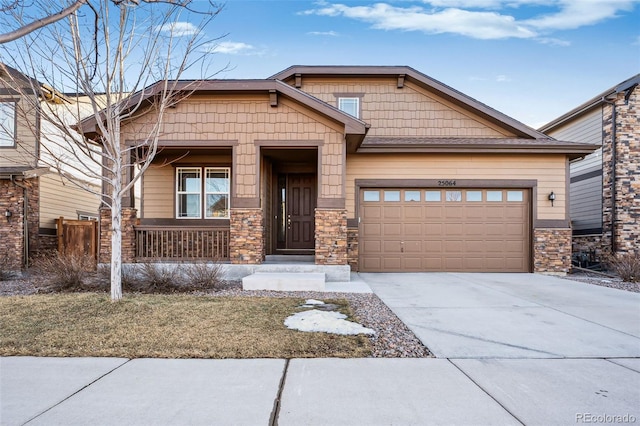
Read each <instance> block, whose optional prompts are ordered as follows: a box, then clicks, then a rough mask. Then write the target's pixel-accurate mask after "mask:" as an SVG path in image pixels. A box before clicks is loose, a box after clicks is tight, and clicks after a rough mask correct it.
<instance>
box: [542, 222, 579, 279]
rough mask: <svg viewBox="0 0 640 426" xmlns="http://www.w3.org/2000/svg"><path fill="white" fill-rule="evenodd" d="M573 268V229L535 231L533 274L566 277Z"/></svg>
mask: <svg viewBox="0 0 640 426" xmlns="http://www.w3.org/2000/svg"><path fill="white" fill-rule="evenodd" d="M570 267H571V229H570V228H566V229H565V228H553V229H534V230H533V272H540V273H545V274H554V275H565V274H566V273H567V272H569V268H570Z"/></svg>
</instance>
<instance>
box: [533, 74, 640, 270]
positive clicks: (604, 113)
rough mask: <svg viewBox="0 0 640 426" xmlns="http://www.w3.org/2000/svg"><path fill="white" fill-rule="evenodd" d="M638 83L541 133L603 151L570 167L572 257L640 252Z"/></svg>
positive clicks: (592, 102)
mask: <svg viewBox="0 0 640 426" xmlns="http://www.w3.org/2000/svg"><path fill="white" fill-rule="evenodd" d="M638 83H640V74H637V75H635V76H633V77H631V78H629V79H628V80H626V81H623V82H622V83H620V84H618V85H617V86H614V87H612V88H611V89H609V90H606V91H605V92H603V93H601V94H599V95H597V96H596V97H594V98H593V99H590V100H589V101H587V102H585V103H584V104H582V105H580V106H578V107H577V108H574V109H572V110H571V111H569V112H567V113H566V114H564V115H562V116H560V117H558V118H556V119H555V120H553V121H551V122H550V123H549V124H546V125H545V126H543V127H541V128H540V131H541V132H544V133H546V134H548V135H550V136H553V137H554V138H559V139H569V140H576V141H582V142H587V143H592V144H597V145H598V146H599V148H598V150H597V151H595V152H594V153H593V154H589V155H587V156H585V157H581V158H578V159H576V160H574V161H572V162H571V165H570V169H571V170H570V174H571V186H570V188H571V192H570V204H571V208H570V214H571V222H572V227H573V251H574V253H575V254H576V255H577V256H579V257H580V258H583V257H586V258H589V257H592V258H593V257H595V259H592V260H600V259H601V255H602V254H605V255H606V254H608V253H618V252H622V253H626V252H630V253H639V250H640V87H638ZM614 183H615V184H614ZM612 235H613V237H612Z"/></svg>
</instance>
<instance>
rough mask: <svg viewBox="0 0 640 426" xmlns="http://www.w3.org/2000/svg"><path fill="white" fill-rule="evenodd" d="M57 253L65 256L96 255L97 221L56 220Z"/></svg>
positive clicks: (60, 218)
mask: <svg viewBox="0 0 640 426" xmlns="http://www.w3.org/2000/svg"><path fill="white" fill-rule="evenodd" d="M56 225H57V233H58V252H59V253H61V254H66V255H78V256H83V255H88V256H92V257H93V258H94V259H95V258H97V255H98V221H97V220H69V219H65V218H64V217H59V218H58V219H56Z"/></svg>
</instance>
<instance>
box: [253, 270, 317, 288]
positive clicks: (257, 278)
mask: <svg viewBox="0 0 640 426" xmlns="http://www.w3.org/2000/svg"><path fill="white" fill-rule="evenodd" d="M324 283H325V274H324V273H323V272H256V273H255V274H252V275H247V276H246V277H244V278H242V289H243V290H276V291H324Z"/></svg>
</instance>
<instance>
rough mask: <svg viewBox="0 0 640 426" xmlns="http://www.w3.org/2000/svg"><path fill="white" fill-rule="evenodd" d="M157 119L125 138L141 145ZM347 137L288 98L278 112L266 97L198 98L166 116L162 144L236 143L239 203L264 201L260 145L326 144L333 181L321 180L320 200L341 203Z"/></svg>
mask: <svg viewBox="0 0 640 426" xmlns="http://www.w3.org/2000/svg"><path fill="white" fill-rule="evenodd" d="M153 119H154V117H153V115H152V114H148V115H146V116H144V117H143V118H141V119H139V120H137V121H136V122H135V123H133V124H131V125H129V126H127V127H126V128H125V130H124V137H125V138H126V139H127V140H136V139H139V138H140V135H141V134H143V132H144V131H145V129H148V126H149V125H150V123H152V122H153ZM343 132H344V128H343V126H342V125H340V124H338V123H336V122H334V121H332V120H329V119H327V118H326V117H323V116H321V115H319V114H318V113H316V112H315V111H311V110H309V109H308V108H306V107H304V106H302V105H300V104H298V103H296V102H294V101H292V100H289V99H287V98H284V97H280V99H279V105H278V107H275V108H274V107H271V106H270V105H269V98H268V96H266V95H264V96H258V95H234V96H230V95H225V96H215V97H212V96H194V97H192V98H189V99H188V100H187V101H184V102H182V103H180V104H179V105H178V106H177V107H176V108H174V109H171V110H169V111H168V112H167V115H166V117H165V119H164V122H163V127H162V130H161V139H165V140H173V141H207V140H216V141H219V140H223V141H224V140H226V141H229V142H230V143H231V142H234V143H235V142H237V148H236V167H237V169H236V170H235V176H236V182H235V183H233V185H234V186H235V189H236V195H237V196H238V197H257V196H258V195H259V194H258V188H257V186H256V175H257V172H258V170H257V163H258V161H257V155H258V153H259V148H258V147H257V146H256V145H255V141H265V140H266V141H278V142H282V145H286V144H287V141H291V144H292V145H293V146H295V145H296V144H297V143H298V141H305V140H313V141H321V142H322V143H323V149H324V151H323V152H325V151H326V156H325V157H324V158H323V161H324V163H323V164H322V165H321V171H322V173H323V175H325V174H327V175H328V174H329V173H333V175H332V176H333V177H331V178H328V179H322V182H323V185H322V187H321V193H320V197H325V198H339V197H340V196H341V189H340V182H341V181H342V166H343V156H342V145H343V143H344V137H343ZM325 181H326V182H325ZM146 196H147V194H146V192H145V197H146ZM145 215H146V213H145Z"/></svg>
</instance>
